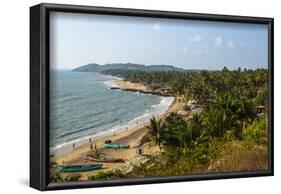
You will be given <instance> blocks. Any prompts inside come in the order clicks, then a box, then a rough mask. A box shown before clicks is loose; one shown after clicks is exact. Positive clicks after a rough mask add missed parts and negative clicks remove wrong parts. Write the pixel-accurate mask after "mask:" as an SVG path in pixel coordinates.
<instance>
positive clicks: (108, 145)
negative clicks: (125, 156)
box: [103, 143, 130, 149]
mask: <svg viewBox="0 0 281 194" xmlns="http://www.w3.org/2000/svg"><path fill="white" fill-rule="evenodd" d="M103 146H104V148H113V149H122V148H123V149H126V148H130V146H129V145H122V144H114V143H105V144H103Z"/></svg>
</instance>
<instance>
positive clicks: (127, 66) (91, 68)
mask: <svg viewBox="0 0 281 194" xmlns="http://www.w3.org/2000/svg"><path fill="white" fill-rule="evenodd" d="M119 69H120V70H121V69H122V70H139V71H148V72H152V71H186V70H185V69H182V68H177V67H174V66H172V65H143V64H135V63H110V64H105V65H99V64H96V63H90V64H87V65H83V66H80V67H77V68H75V69H73V70H72V71H76V72H103V71H107V70H119Z"/></svg>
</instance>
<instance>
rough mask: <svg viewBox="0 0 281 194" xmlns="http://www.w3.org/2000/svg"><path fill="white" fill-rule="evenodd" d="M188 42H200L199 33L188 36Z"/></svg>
mask: <svg viewBox="0 0 281 194" xmlns="http://www.w3.org/2000/svg"><path fill="white" fill-rule="evenodd" d="M189 42H195V43H200V42H202V37H201V36H200V35H195V36H193V37H191V38H189Z"/></svg>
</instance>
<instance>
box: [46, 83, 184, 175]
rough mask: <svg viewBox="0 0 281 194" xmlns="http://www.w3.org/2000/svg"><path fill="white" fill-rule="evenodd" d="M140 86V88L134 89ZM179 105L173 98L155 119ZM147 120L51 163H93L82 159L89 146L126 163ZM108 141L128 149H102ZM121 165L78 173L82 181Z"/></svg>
mask: <svg viewBox="0 0 281 194" xmlns="http://www.w3.org/2000/svg"><path fill="white" fill-rule="evenodd" d="M112 84H116V85H117V86H118V87H119V88H120V89H127V88H128V86H130V87H134V88H136V89H145V88H146V86H144V85H141V84H137V85H136V84H135V83H131V82H125V81H123V80H113V81H112ZM136 86H140V87H141V88H140V87H136ZM178 105H179V103H177V100H176V98H175V97H173V100H172V102H171V103H170V104H169V106H168V107H167V109H166V110H165V111H164V112H163V113H162V114H160V115H158V116H155V117H156V119H157V120H158V119H161V118H163V117H165V116H167V115H168V114H169V113H170V112H173V111H176V110H177V109H178V108H179V107H178ZM149 122H150V121H149V120H147V121H145V122H143V123H141V124H138V125H137V126H135V127H132V128H131V129H128V130H127V131H126V130H122V131H116V132H114V133H113V134H112V133H111V134H104V135H102V136H98V137H95V138H92V139H91V143H90V142H89V140H88V141H87V140H85V141H86V142H84V143H81V145H79V146H77V147H76V148H75V149H72V150H71V151H69V152H67V153H63V154H61V155H55V156H54V157H52V158H51V160H52V161H53V162H56V163H58V164H87V163H93V162H88V161H86V160H84V159H83V155H85V154H86V153H87V152H90V151H91V149H90V147H91V144H92V145H93V146H92V147H96V148H97V150H98V151H99V152H101V153H102V154H103V155H105V156H107V157H118V158H122V159H124V160H125V161H128V160H130V159H132V158H134V157H135V156H136V148H137V147H138V145H139V144H140V143H141V139H142V138H143V137H144V136H145V135H146V133H147V129H146V126H147V125H148V124H149ZM107 139H110V140H112V142H113V143H119V144H126V145H130V148H129V149H120V150H118V151H116V150H114V149H104V148H103V144H104V141H105V140H107ZM153 149H155V148H146V149H145V153H146V154H147V153H149V152H151V151H153ZM120 165H121V163H107V164H105V163H104V169H101V170H96V171H89V172H79V174H81V175H82V179H86V177H87V176H89V175H93V174H96V173H97V172H99V171H104V170H112V169H114V168H116V167H118V166H120ZM65 174H67V173H65Z"/></svg>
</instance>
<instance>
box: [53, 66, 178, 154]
mask: <svg viewBox="0 0 281 194" xmlns="http://www.w3.org/2000/svg"><path fill="white" fill-rule="evenodd" d="M116 79H118V78H116V77H112V76H106V75H103V74H99V73H92V72H72V71H67V70H51V72H50V130H49V131H50V152H51V154H57V153H60V152H59V150H60V149H62V148H64V147H67V146H71V145H72V144H73V143H75V144H76V145H78V144H79V143H80V144H82V143H83V142H85V141H87V140H88V139H89V138H90V137H91V138H94V137H98V136H103V135H107V134H113V133H115V132H118V131H122V130H130V129H131V128H133V127H136V126H137V125H140V124H142V123H145V122H147V121H148V120H149V119H150V118H152V116H159V115H161V114H163V113H164V112H165V111H166V110H167V109H168V107H169V106H170V105H171V103H172V101H173V98H172V97H160V96H156V95H151V94H141V93H138V92H129V91H123V90H116V89H114V90H112V89H110V87H111V86H112V81H113V80H116ZM65 150H67V149H65Z"/></svg>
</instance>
